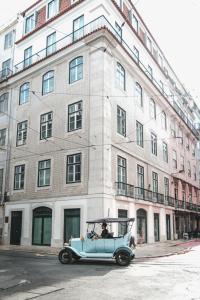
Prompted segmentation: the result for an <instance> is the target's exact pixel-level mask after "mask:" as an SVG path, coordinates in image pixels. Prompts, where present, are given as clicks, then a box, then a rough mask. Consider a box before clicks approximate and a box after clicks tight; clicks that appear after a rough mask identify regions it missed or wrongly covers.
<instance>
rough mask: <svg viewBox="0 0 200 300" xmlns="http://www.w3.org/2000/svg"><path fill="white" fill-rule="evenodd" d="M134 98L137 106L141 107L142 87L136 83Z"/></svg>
mask: <svg viewBox="0 0 200 300" xmlns="http://www.w3.org/2000/svg"><path fill="white" fill-rule="evenodd" d="M135 98H136V102H137V104H138V105H139V106H141V107H143V97H142V87H141V85H140V84H139V83H138V82H136V83H135Z"/></svg>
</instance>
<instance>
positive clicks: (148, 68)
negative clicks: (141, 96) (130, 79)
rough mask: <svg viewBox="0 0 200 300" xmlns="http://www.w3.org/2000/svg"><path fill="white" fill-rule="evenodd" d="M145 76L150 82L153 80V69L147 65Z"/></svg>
mask: <svg viewBox="0 0 200 300" xmlns="http://www.w3.org/2000/svg"><path fill="white" fill-rule="evenodd" d="M147 75H148V76H149V78H151V80H153V69H152V67H151V66H149V65H148V67H147Z"/></svg>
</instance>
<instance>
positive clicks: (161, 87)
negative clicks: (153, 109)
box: [159, 80, 164, 93]
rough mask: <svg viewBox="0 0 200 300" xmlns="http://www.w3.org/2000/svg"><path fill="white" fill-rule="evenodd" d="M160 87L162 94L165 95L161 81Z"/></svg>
mask: <svg viewBox="0 0 200 300" xmlns="http://www.w3.org/2000/svg"><path fill="white" fill-rule="evenodd" d="M159 85H160V89H161V92H162V93H164V84H163V82H162V81H161V80H160V82H159Z"/></svg>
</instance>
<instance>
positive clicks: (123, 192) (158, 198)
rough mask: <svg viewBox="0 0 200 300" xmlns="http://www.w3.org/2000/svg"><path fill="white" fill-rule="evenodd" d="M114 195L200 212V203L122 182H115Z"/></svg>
mask: <svg viewBox="0 0 200 300" xmlns="http://www.w3.org/2000/svg"><path fill="white" fill-rule="evenodd" d="M116 195H117V196H125V197H130V198H134V199H139V200H145V201H150V202H153V203H159V204H163V205H165V206H172V207H175V209H176V210H179V209H183V210H189V211H195V212H200V205H197V204H194V203H191V202H185V201H182V200H177V199H175V198H173V197H171V196H164V195H163V194H160V193H156V192H152V191H151V190H148V189H143V188H141V187H134V186H133V185H131V184H127V183H124V182H116Z"/></svg>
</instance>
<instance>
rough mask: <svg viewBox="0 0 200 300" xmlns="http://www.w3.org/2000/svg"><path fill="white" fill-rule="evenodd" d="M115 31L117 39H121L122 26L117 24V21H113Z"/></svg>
mask: <svg viewBox="0 0 200 300" xmlns="http://www.w3.org/2000/svg"><path fill="white" fill-rule="evenodd" d="M115 31H116V35H117V39H118V40H119V41H121V40H122V27H121V26H119V24H118V23H117V22H115Z"/></svg>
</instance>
